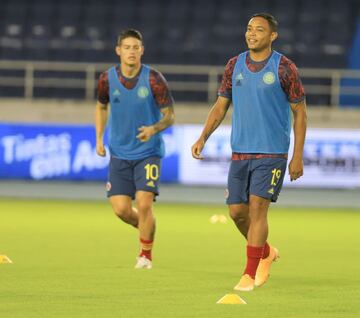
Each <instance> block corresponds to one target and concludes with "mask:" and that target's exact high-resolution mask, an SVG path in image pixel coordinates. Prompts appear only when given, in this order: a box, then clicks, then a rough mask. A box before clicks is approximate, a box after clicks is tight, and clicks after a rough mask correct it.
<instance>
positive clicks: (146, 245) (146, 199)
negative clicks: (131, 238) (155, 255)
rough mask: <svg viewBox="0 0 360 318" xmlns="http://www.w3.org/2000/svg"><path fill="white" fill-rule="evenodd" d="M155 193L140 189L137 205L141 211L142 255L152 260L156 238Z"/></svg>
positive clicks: (139, 211) (137, 195) (137, 194)
mask: <svg viewBox="0 0 360 318" xmlns="http://www.w3.org/2000/svg"><path fill="white" fill-rule="evenodd" d="M153 200H154V194H153V193H152V192H145V191H138V192H137V193H136V205H137V208H138V213H139V233H140V246H141V250H140V255H139V257H146V258H147V259H148V260H150V261H151V260H152V247H153V243H154V238H155V216H154V213H153Z"/></svg>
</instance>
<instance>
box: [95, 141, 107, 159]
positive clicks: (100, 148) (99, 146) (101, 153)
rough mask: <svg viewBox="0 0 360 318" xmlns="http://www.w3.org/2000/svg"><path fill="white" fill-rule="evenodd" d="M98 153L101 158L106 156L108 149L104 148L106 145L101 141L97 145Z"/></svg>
mask: <svg viewBox="0 0 360 318" xmlns="http://www.w3.org/2000/svg"><path fill="white" fill-rule="evenodd" d="M96 153H97V154H98V155H99V156H101V157H105V156H106V149H105V147H104V144H103V143H102V142H100V141H99V142H97V143H96Z"/></svg>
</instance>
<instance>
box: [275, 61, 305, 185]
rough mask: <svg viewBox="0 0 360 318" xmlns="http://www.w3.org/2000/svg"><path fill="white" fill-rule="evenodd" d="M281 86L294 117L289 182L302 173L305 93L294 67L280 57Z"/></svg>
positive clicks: (290, 62) (291, 63)
mask: <svg viewBox="0 0 360 318" xmlns="http://www.w3.org/2000/svg"><path fill="white" fill-rule="evenodd" d="M279 78H280V82H281V86H282V88H283V90H284V92H285V94H286V95H287V98H288V100H289V102H290V107H291V111H292V113H293V117H294V136H295V144H294V152H293V155H292V159H291V161H290V164H289V174H290V180H291V181H293V180H296V179H298V178H300V177H301V176H302V175H303V173H304V171H303V170H304V164H303V159H302V158H303V151H304V143H305V134H306V102H305V91H304V87H303V85H302V83H301V79H300V76H299V73H298V70H297V67H296V65H295V64H294V63H293V62H292V61H291V60H289V59H287V58H286V57H284V56H282V58H281V61H280V66H279Z"/></svg>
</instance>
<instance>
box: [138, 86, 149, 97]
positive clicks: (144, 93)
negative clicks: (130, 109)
mask: <svg viewBox="0 0 360 318" xmlns="http://www.w3.org/2000/svg"><path fill="white" fill-rule="evenodd" d="M137 94H138V96H139V97H140V98H145V97H147V96H148V95H149V90H148V89H147V88H146V87H145V86H140V87H139V89H138V91H137Z"/></svg>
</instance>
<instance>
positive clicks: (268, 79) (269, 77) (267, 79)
mask: <svg viewBox="0 0 360 318" xmlns="http://www.w3.org/2000/svg"><path fill="white" fill-rule="evenodd" d="M263 81H264V83H265V84H268V85H271V84H273V83H274V82H275V74H274V73H273V72H266V73H265V74H264V76H263Z"/></svg>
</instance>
